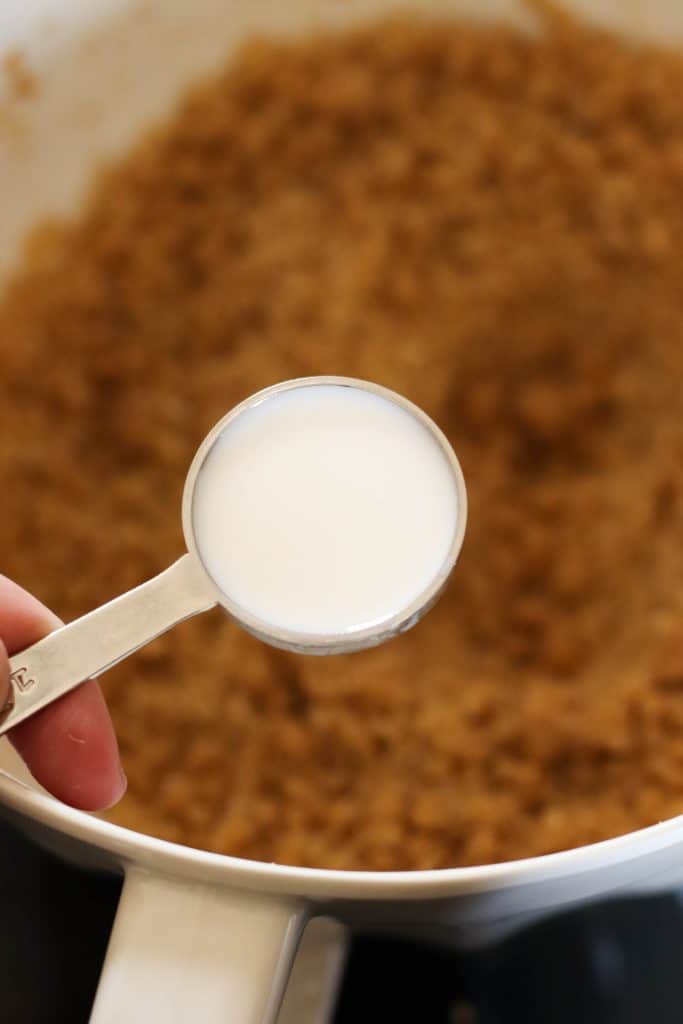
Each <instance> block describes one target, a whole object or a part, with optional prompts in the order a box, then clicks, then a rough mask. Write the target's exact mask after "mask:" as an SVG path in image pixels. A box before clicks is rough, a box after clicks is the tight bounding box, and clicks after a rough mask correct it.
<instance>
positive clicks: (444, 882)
mask: <svg viewBox="0 0 683 1024" xmlns="http://www.w3.org/2000/svg"><path fill="white" fill-rule="evenodd" d="M0 802H1V803H2V804H3V805H4V807H5V808H9V809H10V811H13V812H15V814H17V815H19V816H20V817H21V818H22V819H24V820H25V821H27V822H31V823H33V824H38V825H39V826H42V827H43V828H44V829H46V830H48V831H50V832H51V833H53V834H55V836H56V837H68V838H70V839H72V840H76V841H77V842H80V843H82V844H85V845H86V846H87V847H89V848H90V849H91V850H96V851H99V853H100V854H101V855H103V858H104V859H106V860H107V861H108V866H109V868H110V869H111V868H112V862H113V864H114V865H116V866H117V867H118V868H119V869H123V870H124V872H125V871H126V870H127V869H129V868H131V867H134V866H138V867H142V868H145V869H146V870H148V871H151V872H152V873H154V872H156V873H160V874H164V875H172V876H176V877H181V878H185V879H191V880H194V881H197V882H204V883H208V884H220V885H225V886H227V887H231V888H233V889H234V888H242V889H246V890H252V891H258V892H262V893H265V892H268V893H274V894H278V895H280V896H298V897H299V898H308V899H311V900H316V899H317V900H321V901H323V900H354V901H357V900H370V901H378V900H385V901H386V900H402V901H403V900H425V901H428V900H435V899H446V898H449V897H454V896H458V895H467V894H469V895H476V894H483V893H487V892H488V893H490V892H492V891H494V890H500V889H502V888H506V889H507V888H510V887H514V888H517V887H519V886H528V885H530V884H532V885H533V884H538V883H540V882H554V881H558V880H560V879H562V878H567V877H568V876H573V875H582V874H585V873H588V872H591V871H594V870H596V869H599V868H602V869H605V868H609V867H610V866H612V865H616V864H624V863H627V862H630V861H633V860H637V859H639V858H641V857H643V855H645V854H647V853H655V852H657V851H660V850H662V849H664V848H666V847H669V846H672V845H674V844H675V843H677V842H683V815H678V816H677V817H674V818H669V819H667V820H665V821H662V822H659V823H657V824H655V825H650V826H647V827H645V828H642V829H638V830H636V831H634V832H628V833H625V834H623V835H621V836H616V837H615V838H612V839H605V840H601V841H600V842H596V843H591V844H588V845H584V846H578V847H574V848H572V849H569V850H562V851H560V852H557V853H549V854H543V855H541V856H538V857H527V858H523V859H520V860H515V861H502V862H500V863H495V864H483V865H475V866H470V867H455V868H437V869H430V870H420V871H342V870H333V869H329V868H305V867H296V866H290V865H285V864H276V863H266V862H262V861H255V860H247V859H243V858H240V857H233V856H229V855H226V854H220V853H212V852H210V851H207V850H198V849H194V848H193V847H189V846H183V845H181V844H180V843H174V842H169V841H168V840H165V839H157V838H156V837H154V836H149V835H146V834H144V833H140V832H134V831H132V830H131V829H128V828H125V827H123V826H122V825H117V824H115V823H113V822H110V821H107V820H106V819H104V818H101V817H98V816H95V815H93V814H90V813H88V812H85V811H80V810H77V809H75V808H73V807H69V806H67V805H66V804H63V803H61V802H60V801H59V800H57V799H56V798H55V797H52V796H50V795H49V794H47V793H44V792H41V791H39V790H37V789H34V788H33V787H32V786H30V785H28V784H27V783H25V782H22V781H20V780H19V779H16V778H15V777H14V776H12V775H11V774H9V772H7V771H5V770H0ZM31 831H35V830H31ZM107 855H109V856H108V857H107ZM650 874H651V872H650ZM648 877H649V875H648ZM614 887H616V886H613V887H611V888H614ZM609 888H610V887H609V886H608V887H604V890H601V891H605V892H606V891H607V890H608V889H609Z"/></svg>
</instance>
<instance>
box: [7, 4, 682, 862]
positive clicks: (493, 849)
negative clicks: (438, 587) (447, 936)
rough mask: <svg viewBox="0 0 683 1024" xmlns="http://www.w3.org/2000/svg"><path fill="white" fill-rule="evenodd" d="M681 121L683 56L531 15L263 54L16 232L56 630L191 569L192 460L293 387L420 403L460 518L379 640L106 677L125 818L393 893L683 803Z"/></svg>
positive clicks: (16, 411)
mask: <svg viewBox="0 0 683 1024" xmlns="http://www.w3.org/2000/svg"><path fill="white" fill-rule="evenodd" d="M681 96H683V60H681V58H679V57H678V56H675V55H667V54H665V53H663V52H657V51H656V50H653V49H648V48H636V47H630V46H627V45H626V44H621V43H619V42H617V41H615V40H613V39H611V38H610V37H608V36H606V35H603V34H600V33H598V32H593V31H590V30H588V29H586V28H582V27H579V26H576V25H573V24H571V23H567V22H562V21H559V20H554V19H552V18H551V19H550V20H549V21H548V23H547V25H546V27H545V32H544V34H543V35H542V36H541V37H539V38H532V37H523V36H522V35H518V34H516V32H514V31H513V30H511V29H504V28H487V27H474V26H467V25H465V24H458V23H444V24H434V23H424V24H422V23H421V22H419V21H417V20H416V21H404V22H392V23H384V24H381V25H377V26H373V27H369V28H366V29H363V30H359V31H356V32H354V33H352V34H349V35H345V36H341V37H337V38H320V39H316V40H311V41H309V42H303V43H299V44H282V43H272V42H255V43H253V44H252V45H250V46H249V47H248V48H247V49H246V50H245V51H244V52H243V54H242V55H241V56H240V57H239V59H238V60H237V61H236V62H235V63H234V64H232V65H231V66H230V68H229V69H227V70H226V71H225V73H223V74H222V75H220V77H218V78H216V79H215V80H213V81H210V82H207V83H206V84H204V85H203V86H202V87H201V88H200V89H199V90H198V91H196V92H194V93H193V94H192V95H191V96H190V97H189V98H187V99H186V101H185V102H184V103H183V104H182V106H181V107H180V109H179V110H178V111H177V114H176V115H175V116H174V117H173V118H172V120H171V121H170V122H169V123H168V124H167V125H166V126H165V127H163V129H161V130H159V131H157V132H156V133H155V134H154V135H152V136H150V137H148V138H147V139H146V140H144V142H143V143H142V144H141V145H140V146H139V147H138V148H137V149H136V150H135V151H134V152H132V153H131V154H130V155H129V157H128V158H127V159H126V160H124V161H123V162H122V163H121V165H120V166H118V167H116V168H114V169H113V170H111V171H110V172H108V173H107V174H106V175H105V177H104V178H103V180H101V181H100V182H99V183H98V185H97V187H96V189H95V191H94V193H93V194H92V196H91V198H90V199H89V202H88V204H87V207H86V208H85V209H84V211H83V213H82V215H81V216H80V218H79V219H78V220H77V221H75V222H74V223H72V224H69V225H65V226H56V227H54V226H53V227H52V228H49V229H45V230H43V231H41V232H40V233H39V234H38V235H36V237H35V239H34V240H33V243H32V245H31V246H30V248H29V251H28V252H27V256H26V260H25V262H24V265H23V267H22V268H21V269H20V271H19V273H18V274H17V276H16V278H15V280H14V281H13V283H12V285H11V287H10V289H9V292H8V294H7V297H6V299H5V300H4V304H3V305H2V308H1V309H0V344H1V346H2V362H3V369H2V379H3V401H2V403H0V437H1V438H2V443H1V446H0V474H1V479H2V483H3V514H2V517H1V518H0V550H2V556H3V568H4V571H5V572H6V573H8V574H9V575H11V576H13V577H15V578H17V579H18V580H19V581H20V582H21V583H22V584H24V585H25V586H27V587H29V588H30V589H32V590H34V591H35V592H36V593H37V594H38V595H39V596H40V597H41V598H43V599H44V600H45V601H47V602H48V603H49V604H50V605H52V606H53V607H54V608H55V609H56V610H58V611H59V612H60V613H61V614H62V616H63V617H65V618H67V619H68V618H70V617H72V616H75V615H78V614H80V613H82V612H85V611H86V610H88V609H90V608H92V607H93V606H94V605H96V604H97V603H98V602H101V601H104V600H106V599H108V598H110V597H112V596H114V595H115V594H118V593H120V592H121V591H123V590H125V589H126V588H128V587H131V586H133V585H135V584H137V583H139V582H140V581H141V580H143V579H145V578H147V577H149V576H151V575H152V574H154V573H156V572H157V571H159V570H161V569H162V568H164V567H165V566H166V565H168V564H169V563H170V561H171V560H172V559H174V558H175V557H177V556H178V554H179V553H180V552H181V550H182V538H181V531H180V525H179V508H180V496H181V491H182V484H183V480H184V475H185V472H186V469H187V467H188V465H189V462H190V459H191V457H192V455H193V452H194V450H195V448H196V446H197V444H198V442H199V441H200V440H201V439H202V437H203V436H204V434H205V433H206V432H207V430H208V429H209V428H210V427H211V426H212V424H213V423H214V422H215V421H216V420H217V419H218V418H219V417H220V416H222V415H223V414H224V413H225V412H226V410H228V409H229V408H230V407H231V406H232V405H233V404H234V403H236V402H237V401H239V400H241V399H242V398H244V397H245V396H246V395H248V394H250V393H251V392H253V391H255V390H256V389H258V388H261V387H264V386H265V385H268V384H272V383H274V382H276V381H279V380H283V379H286V378H291V377H295V376H299V375H306V374H320V373H335V374H346V375H353V376H359V377H364V378H370V379H374V380H377V381H380V382H381V383H382V384H385V385H387V386H389V387H391V388H395V389H396V390H398V391H400V392H402V393H404V394H406V395H407V396H408V397H410V398H411V399H412V400H413V401H415V402H417V403H418V404H419V405H421V406H423V407H424V408H425V409H426V410H427V411H428V412H429V413H430V414H431V415H432V416H433V417H434V418H435V419H436V421H437V422H438V423H439V424H441V425H442V426H443V428H444V429H445V430H446V432H447V433H448V436H449V438H450V440H451V441H452V443H453V445H454V447H455V449H456V451H457V452H458V454H459V456H460V458H461V460H462V463H463V467H464V471H465V475H466V478H467V481H468V487H469V495H470V504H471V513H470V526H469V530H468V536H467V538H466V542H465V548H464V551H463V554H462V556H461V561H460V564H459V566H458V568H457V570H456V572H455V575H454V578H453V581H452V584H451V586H450V589H449V591H448V593H447V594H446V596H445V597H444V598H443V599H442V600H441V602H440V603H439V605H438V606H437V607H436V608H435V610H434V611H432V612H431V613H430V615H429V616H428V617H427V618H426V619H425V621H424V622H423V623H422V624H421V625H419V627H418V628H416V629H415V630H414V631H412V632H411V633H409V634H407V635H405V636H404V637H402V638H401V639H399V640H397V641H395V642H393V643H390V644H388V645H386V646H384V647H382V648H379V649H377V650H374V651H369V652H366V653H363V654H357V655H352V656H349V657H339V658H329V659H316V658H308V659H307V658H302V657H290V656H288V655H286V654H283V653H280V652H277V651H275V650H271V649H269V648H268V647H265V646H263V645H261V644H259V643H258V642H256V641H254V640H252V639H251V638H250V637H248V636H246V635H245V634H243V633H242V632H240V631H239V630H238V629H237V628H236V627H235V626H233V625H231V624H229V623H227V622H226V621H225V619H224V617H223V616H222V615H221V613H219V612H216V613H215V614H214V613H211V614H208V615H206V616H202V617H200V618H199V619H197V620H194V621H191V622H189V623H186V624H184V625H183V626H181V627H179V628H178V629H176V630H174V631H172V632H171V633H170V634H168V635H166V636H165V637H163V638H162V639H160V640H158V641H157V642H155V643H153V644H151V645H150V646H149V647H147V648H145V649H144V650H143V651H141V652H139V654H138V655H136V656H135V657H134V658H132V659H130V660H129V661H127V662H126V663H125V664H122V665H121V666H119V667H118V668H117V669H115V670H114V671H112V672H111V673H109V674H108V675H107V676H106V677H105V678H104V679H103V685H104V688H105V691H106V694H107V697H108V699H109V702H110V705H111V708H112V712H113V715H114V718H115V720H116V725H117V728H118V732H119V736H120V739H121V747H122V752H123V758H124V762H125V767H126V770H127V773H128V778H129V792H128V795H127V796H126V798H125V799H124V801H123V802H122V803H121V804H120V805H119V806H118V807H117V808H115V809H114V810H113V811H112V812H111V813H110V815H109V816H110V818H111V819H112V820H114V821H117V822H120V823H123V824H125V825H128V826H130V827H132V828H135V829H140V830H143V831H147V832H150V833H152V834H154V835H158V836H162V837H165V838H167V839H172V840H177V841H179V842H182V843H186V844H189V845H194V846H200V847H205V848H206V849H209V850H218V851H224V852H227V853H231V854H237V855H241V856H246V857H254V858H259V859H263V860H266V861H271V860H272V861H279V862H284V863H291V864H301V865H314V866H325V867H330V868H350V869H368V868H375V869H399V868H400V869H413V868H434V867H446V866H452V865H460V864H474V863H483V862H490V861H495V860H500V859H506V858H516V857H522V856H527V855H531V854H539V853H544V852H546V851H552V850H559V849H562V848H565V847H571V846H575V845H578V844H582V843H587V842H591V841H593V840H598V839H602V838H606V837H608V836H614V835H616V834H618V833H622V832H624V831H627V830H630V829H633V828H637V827H639V826H642V825H648V824H651V823H653V822H656V821H657V820H658V819H662V818H666V817H668V816H671V815H675V814H678V813H680V812H681V811H683V471H682V468H681V466H682V460H683V416H682V415H681V413H682V411H683V403H682V400H681V399H682V380H683V201H682V196H683V117H682V115H681ZM272 514H273V515H274V516H277V514H278V510H277V507H274V508H273V510H272Z"/></svg>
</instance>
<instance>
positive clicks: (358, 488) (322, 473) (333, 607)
mask: <svg viewBox="0 0 683 1024" xmlns="http://www.w3.org/2000/svg"><path fill="white" fill-rule="evenodd" d="M457 521H458V502H457V493H456V485H455V480H454V475H453V470H452V468H451V465H450V463H449V461H448V459H447V457H446V455H445V453H444V451H443V450H442V448H441V447H440V445H439V443H438V442H437V440H436V439H435V437H434V436H433V435H432V434H431V433H430V431H429V429H428V428H427V427H426V426H425V425H423V424H422V423H421V422H420V420H419V419H417V418H416V417H415V416H414V415H412V414H411V413H410V412H408V411H407V410H405V409H404V408H402V407H401V406H400V405H398V404H396V403H394V402H392V401H391V400H389V399H387V398H383V397H380V396H378V395H376V394H373V393H370V392H368V391H365V390H362V389H360V388H355V387H353V388H350V387H340V386H337V385H331V384H320V385H312V386H308V387H302V388H297V389H295V390H290V391H285V392H281V393H279V394H276V395H274V396H272V397H269V398H267V399H266V400H264V401H263V402H261V404H260V405H257V406H255V407H253V408H251V409H248V410H247V411H245V412H243V413H242V414H240V415H239V416H238V417H237V418H236V419H235V420H234V421H233V422H232V423H229V424H228V425H227V427H226V429H225V430H224V431H223V433H222V434H221V435H220V436H219V438H218V440H217V441H216V443H215V444H214V446H213V447H212V449H211V450H210V452H209V454H208V456H207V458H206V461H205V462H204V464H203V466H202V469H201V471H200V473H199V476H198V478H197V482H196V485H195V493H194V504H193V526H194V532H195V538H196V544H197V549H198V551H199V555H200V557H201V559H202V561H203V563H204V565H205V567H206V569H207V570H208V572H209V575H210V576H211V577H212V578H213V580H214V582H215V583H216V584H217V585H218V586H219V587H220V589H221V590H222V591H223V593H224V594H226V595H227V596H228V597H229V598H231V599H232V601H234V602H235V603H237V604H239V605H240V606H241V607H242V608H243V609H245V610H246V611H248V612H250V613H251V614H252V615H253V616H256V617H257V618H258V619H260V620H261V621H262V622H264V623H267V624H269V625H271V626H275V627H279V628H282V629H289V630H295V631H297V632H300V633H313V634H317V635H332V634H339V633H345V632H348V631H352V630H357V629H360V628H364V627H369V626H373V625H375V624H376V623H381V622H383V621H385V620H388V619H390V618H392V617H393V616H394V615H396V614H397V613H399V612H401V611H402V610H404V609H406V608H407V607H408V606H409V605H410V604H411V602H412V601H413V600H415V599H416V598H418V597H419V596H420V595H421V594H422V592H423V591H424V590H425V589H426V588H427V587H428V586H429V585H430V584H431V583H432V581H433V580H434V579H435V577H436V576H437V575H438V573H439V571H440V569H441V568H442V567H443V564H444V561H445V560H446V558H447V556H448V553H449V549H450V547H451V544H452V543H453V539H454V535H455V531H456V524H457Z"/></svg>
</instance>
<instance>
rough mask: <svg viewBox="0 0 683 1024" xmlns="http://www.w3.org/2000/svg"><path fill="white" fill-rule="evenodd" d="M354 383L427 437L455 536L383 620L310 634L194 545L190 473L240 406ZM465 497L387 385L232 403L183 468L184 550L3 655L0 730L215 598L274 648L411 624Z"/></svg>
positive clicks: (426, 600) (323, 643)
mask: <svg viewBox="0 0 683 1024" xmlns="http://www.w3.org/2000/svg"><path fill="white" fill-rule="evenodd" d="M320 385H324V386H332V387H339V388H352V389H359V390H360V391H363V392H366V393H369V394H371V395H375V396H378V397H380V398H384V399H385V400H388V401H389V402H391V403H394V404H395V405H396V406H398V407H399V408H401V409H403V410H404V411H405V412H408V413H409V414H410V415H411V416H412V417H414V418H415V420H416V421H417V422H418V423H419V424H421V426H422V427H423V428H426V430H427V431H428V432H429V434H430V435H431V438H432V440H433V441H435V442H436V444H437V446H438V447H439V449H440V450H441V453H442V454H443V456H444V457H445V459H446V463H447V465H448V467H449V470H450V473H451V475H452V484H453V487H454V491H455V496H456V502H457V517H456V520H455V525H454V530H453V536H452V541H451V543H450V546H449V548H448V551H447V553H446V556H445V558H444V559H443V562H442V564H441V565H440V566H439V568H438V571H437V572H436V573H435V574H434V576H433V578H432V579H431V580H430V581H429V584H428V585H427V586H426V587H425V588H424V589H423V590H422V592H421V593H420V594H419V595H418V596H417V597H416V598H415V599H414V600H412V601H410V603H408V604H407V605H406V606H405V607H402V608H400V609H399V610H398V611H397V612H394V613H393V614H391V615H388V616H387V617H386V618H384V619H382V620H381V621H377V622H373V623H372V624H370V625H365V626H361V627H359V628H358V629H350V630H346V631H344V632H342V633H307V632H300V631H297V630H295V629H291V628H282V627H281V626H276V625H273V624H272V623H268V622H267V621H264V620H262V619H259V618H257V617H256V616H254V615H253V614H252V613H250V612H249V610H248V609H247V608H245V607H243V606H241V605H240V604H238V603H237V602H236V601H235V600H234V598H233V597H231V596H230V595H229V594H227V593H226V592H225V590H224V589H222V588H221V587H220V586H219V585H218V584H217V582H216V581H215V579H214V578H213V577H212V575H211V573H210V571H209V569H208V568H207V566H206V564H205V561H203V560H202V557H201V555H200V551H199V547H198V544H197V537H196V529H195V525H196V524H195V517H194V498H195V489H196V484H197V481H198V479H199V477H200V475H201V472H202V468H203V466H204V465H205V463H206V460H207V457H208V456H209V454H210V453H211V451H212V449H213V448H214V445H215V444H216V442H217V441H218V439H219V438H221V437H222V436H223V434H224V432H225V431H226V430H227V428H228V427H231V426H234V424H235V421H236V420H237V419H238V418H239V417H240V416H242V414H244V413H245V412H247V411H249V410H252V409H254V408H255V407H257V406H260V405H261V403H264V402H268V400H269V399H272V398H274V397H276V396H279V395H282V394H284V393H285V392H290V391H294V390H296V389H300V388H309V387H312V386H320ZM466 510H467V499H466V492H465V482H464V479H463V475H462V471H461V469H460V465H459V463H458V460H457V458H456V457H455V454H454V453H453V450H452V448H451V446H450V444H449V443H448V441H447V440H446V438H445V436H444V435H443V434H442V432H441V431H440V430H439V428H438V427H437V426H436V425H435V424H434V423H433V422H432V420H431V419H430V418H429V417H428V416H427V415H426V414H425V413H423V412H422V410H421V409H419V408H418V407H417V406H415V405H413V404H412V403H411V402H409V401H408V400H407V399H404V398H402V397H401V396H400V395H397V394H395V393H394V392H392V391H388V390H387V389H386V388H382V387H380V386H378V385H376V384H371V383H368V382H366V381H358V380H353V379H351V378H347V377H307V378H302V379H299V380H293V381H286V382H285V383H282V384H277V385H275V386H274V387H271V388H266V389H265V390H264V391H260V392H258V393H257V394H255V395H252V396H251V397H250V398H248V399H246V401H244V402H242V403H241V404H240V405H238V406H236V407H235V408H234V409H233V410H232V411H231V412H229V413H228V414H227V416H225V417H224V418H223V419H222V420H220V422H219V423H217V424H216V426H215V427H214V428H213V430H212V431H211V432H210V433H209V434H208V436H207V437H206V438H205V439H204V441H203V443H202V444H201V445H200V447H199V449H198V451H197V453H196V455H195V457H194V459H193V461H192V464H191V466H190V469H189V472H188V475H187V479H186V481H185V489H184V493H183V501H182V520H183V532H184V536H185V543H186V545H187V553H186V554H184V555H183V556H182V557H181V558H179V559H178V561H177V562H175V563H174V564H173V565H172V566H171V567H170V568H169V569H166V570H165V571H164V572H162V573H160V574H159V575H158V576H155V577H154V578H153V579H151V580H148V581H147V582H146V583H143V584H141V586H139V587H136V588H134V589H133V590H130V591H128V592H127V593H126V594H122V595H121V596H120V597H117V598H115V599H114V600H113V601H110V602H108V603H107V604H104V605H102V606H101V607H100V608H97V609H95V610H94V611H92V612H89V613H88V614H86V615H84V616H82V617H81V618H79V619H76V620H75V621H74V622H71V623H69V624H68V625H66V626H63V627H62V628H61V629H58V630H56V631H55V632H54V633H51V634H49V635H48V636H46V637H44V638H43V639H42V640H40V641H38V643H36V644H33V645H32V646H31V647H28V648H26V650H24V651H21V652H20V653H19V654H15V655H14V656H13V657H12V658H11V659H10V673H11V675H10V698H9V700H8V702H7V704H6V706H5V708H4V711H3V714H4V718H3V719H2V722H1V723H0V734H2V733H4V732H6V731H7V730H8V729H11V728H13V726H15V725H18V723H19V722H22V721H23V720H24V719H25V718H28V717H29V716H31V715H33V714H35V712H37V711H39V710H40V709H41V708H43V707H45V706H46V705H47V704H50V703H51V702H52V701H54V700H56V699H57V698H58V697H61V696H62V695H63V694H65V693H67V692H68V691H69V690H71V689H73V688H74V687H76V686H78V685H79V684H80V683H83V682H85V680H86V679H93V678H95V677H97V676H99V675H100V674H101V673H103V672H105V671H106V670H107V669H108V668H111V667H112V666H113V665H115V664H117V662H119V661H121V660H122V659H123V658H125V657H127V656H128V655H129V654H132V653H133V652H134V651H136V650H137V649H138V648H140V647H142V646H144V645H145V644H147V643H149V642H150V641H151V640H154V639H155V638H156V637H158V636H160V635H161V634H162V633H164V632H166V630H168V629H170V628H171V627H172V626H175V625H176V624H177V623H178V622H182V621H183V620H184V619H188V618H190V617H191V616H193V615H197V614H198V613H199V612H203V611H207V610H208V609H209V608H213V607H215V606H216V605H219V606H220V607H222V608H223V610H224V611H225V612H227V614H228V615H229V616H230V617H231V618H233V619H234V620H235V621H236V622H238V623H239V625H241V626H242V627H243V628H244V629H246V630H247V631H248V632H249V633H252V634H253V635H254V636H256V637H258V638H259V639H261V640H263V641H265V642H266V643H269V644H271V645H273V646H275V647H280V648H283V649H285V650H289V651H295V652H298V653H303V654H341V653H345V652H350V651H359V650H362V649H364V648H367V647H373V646H376V645H377V644H380V643H383V642H385V641H386V640H389V639H391V638H392V637H394V636H396V635H397V634H399V633H402V632H405V631H406V630H408V629H410V628H411V627H412V626H413V625H415V623H416V622H417V621H418V620H419V619H420V618H421V617H422V616H423V615H424V614H425V612H426V611H427V610H428V609H429V608H430V607H431V606H432V605H433V604H434V602H435V601H436V599H437V598H438V596H439V595H440V593H441V591H442V590H443V588H444V586H445V584H446V581H447V579H448V577H449V575H450V573H451V570H452V569H453V567H454V565H455V563H456V560H457V557H458V554H459V552H460V548H461V547H462V542H463V537H464V533H465V522H466V515H467V511H466Z"/></svg>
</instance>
